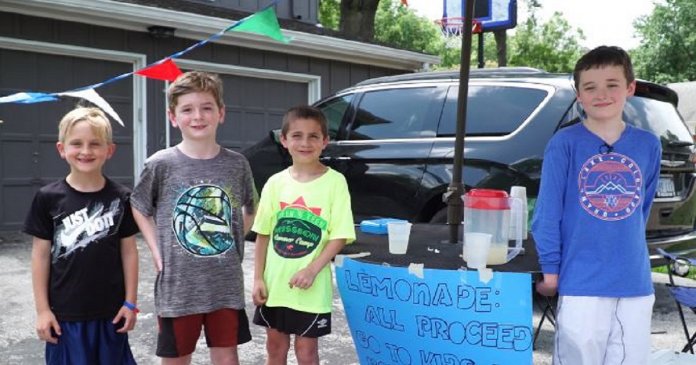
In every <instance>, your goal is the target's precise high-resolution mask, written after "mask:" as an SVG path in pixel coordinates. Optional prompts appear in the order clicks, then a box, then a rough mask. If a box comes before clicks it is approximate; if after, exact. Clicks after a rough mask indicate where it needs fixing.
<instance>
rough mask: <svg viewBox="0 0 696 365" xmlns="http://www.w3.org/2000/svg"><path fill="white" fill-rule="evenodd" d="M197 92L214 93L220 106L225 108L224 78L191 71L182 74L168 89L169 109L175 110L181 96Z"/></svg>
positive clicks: (208, 73)
mask: <svg viewBox="0 0 696 365" xmlns="http://www.w3.org/2000/svg"><path fill="white" fill-rule="evenodd" d="M195 92H207V93H210V94H211V95H213V98H214V99H215V102H216V103H217V106H218V108H223V107H224V106H225V103H224V102H223V100H222V80H220V77H219V76H218V75H216V74H213V73H210V72H203V71H189V72H186V73H184V74H182V75H180V76H179V77H178V78H177V79H176V80H175V81H174V82H172V84H171V85H169V89H167V102H168V103H169V111H171V112H174V109H176V106H177V104H178V102H179V97H180V96H182V95H186V94H191V93H195Z"/></svg>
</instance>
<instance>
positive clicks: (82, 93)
mask: <svg viewBox="0 0 696 365" xmlns="http://www.w3.org/2000/svg"><path fill="white" fill-rule="evenodd" d="M57 95H61V96H63V95H64V96H72V97H74V98H81V99H85V100H87V101H89V102H90V103H92V104H94V105H96V106H98V107H99V108H101V110H103V111H104V112H106V113H107V114H109V115H110V116H111V117H112V118H114V120H115V121H117V122H118V124H120V125H121V126H122V127H123V126H124V125H123V121H122V120H121V117H119V116H118V114H117V113H116V111H115V110H114V109H113V108H112V107H111V105H109V103H108V102H107V101H106V100H104V98H102V97H101V95H99V94H97V92H96V91H95V90H94V89H85V90H79V91H66V92H63V93H59V94H57Z"/></svg>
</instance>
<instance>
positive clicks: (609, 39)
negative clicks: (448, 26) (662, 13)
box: [408, 0, 659, 49]
mask: <svg viewBox="0 0 696 365" xmlns="http://www.w3.org/2000/svg"><path fill="white" fill-rule="evenodd" d="M448 1H454V0H448ZM655 1H659V0H541V1H540V3H541V5H542V9H541V10H539V11H538V15H539V16H540V17H541V18H542V19H544V20H546V19H548V18H549V17H550V16H551V15H552V14H553V12H554V11H558V12H561V13H563V16H564V17H565V19H566V20H567V21H568V23H569V24H570V25H571V26H572V27H574V28H579V29H581V30H582V32H583V33H584V35H585V38H586V39H585V41H583V42H581V44H582V45H583V46H585V47H587V48H594V47H597V46H600V45H615V46H620V47H622V48H624V49H631V48H635V47H637V46H638V45H639V43H640V40H639V39H637V38H634V37H633V21H634V20H635V19H637V18H638V17H640V16H642V15H648V14H650V13H651V12H652V9H653V6H654V5H653V2H655ZM517 3H518V5H517V6H518V17H517V23H518V24H519V23H521V22H523V21H524V17H525V16H526V15H525V13H526V11H525V10H526V9H525V4H524V3H523V2H522V1H520V0H518V1H517ZM408 4H409V7H411V8H412V9H414V10H415V11H416V12H417V13H418V14H419V15H422V16H425V17H427V18H429V19H439V18H440V17H442V4H443V1H442V0H408Z"/></svg>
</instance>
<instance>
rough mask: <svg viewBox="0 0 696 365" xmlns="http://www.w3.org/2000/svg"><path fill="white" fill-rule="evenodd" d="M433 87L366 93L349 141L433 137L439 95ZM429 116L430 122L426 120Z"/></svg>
mask: <svg viewBox="0 0 696 365" xmlns="http://www.w3.org/2000/svg"><path fill="white" fill-rule="evenodd" d="M438 94H443V93H442V92H439V93H438V89H437V88H436V87H417V88H400V89H388V90H377V91H370V92H366V93H365V94H364V95H363V97H362V99H361V100H360V104H359V106H358V109H357V114H356V116H355V120H354V121H353V124H352V126H351V132H350V136H349V137H350V139H351V140H370V139H393V138H420V137H434V136H435V123H433V119H434V118H433V110H434V106H436V105H437V103H438V101H439V103H440V105H442V97H438ZM429 118H430V121H429V120H428V119H429Z"/></svg>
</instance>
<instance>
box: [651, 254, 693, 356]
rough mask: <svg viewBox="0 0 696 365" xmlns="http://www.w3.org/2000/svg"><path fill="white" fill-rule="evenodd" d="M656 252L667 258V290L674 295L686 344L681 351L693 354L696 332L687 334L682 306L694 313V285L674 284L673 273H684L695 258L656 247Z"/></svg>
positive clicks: (687, 329)
mask: <svg viewBox="0 0 696 365" xmlns="http://www.w3.org/2000/svg"><path fill="white" fill-rule="evenodd" d="M657 252H658V253H659V254H660V255H662V257H664V258H665V259H666V260H667V263H666V265H667V275H668V277H669V284H668V287H669V291H670V292H671V293H672V297H674V300H675V301H676V302H677V310H678V311H679V318H681V321H682V326H683V327H684V335H685V336H686V345H684V348H683V349H682V350H681V351H682V352H687V351H689V352H691V353H692V354H693V353H694V344H696V333H694V334H689V328H688V326H687V325H686V319H685V318H684V312H683V310H682V307H687V308H689V309H691V310H692V311H693V312H694V313H696V287H689V286H683V285H676V284H675V283H674V275H675V274H677V275H680V276H681V275H686V274H687V273H688V271H689V267H690V266H696V260H695V259H690V258H686V257H680V256H676V255H673V254H671V253H669V252H667V251H665V250H663V249H661V248H658V249H657Z"/></svg>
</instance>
